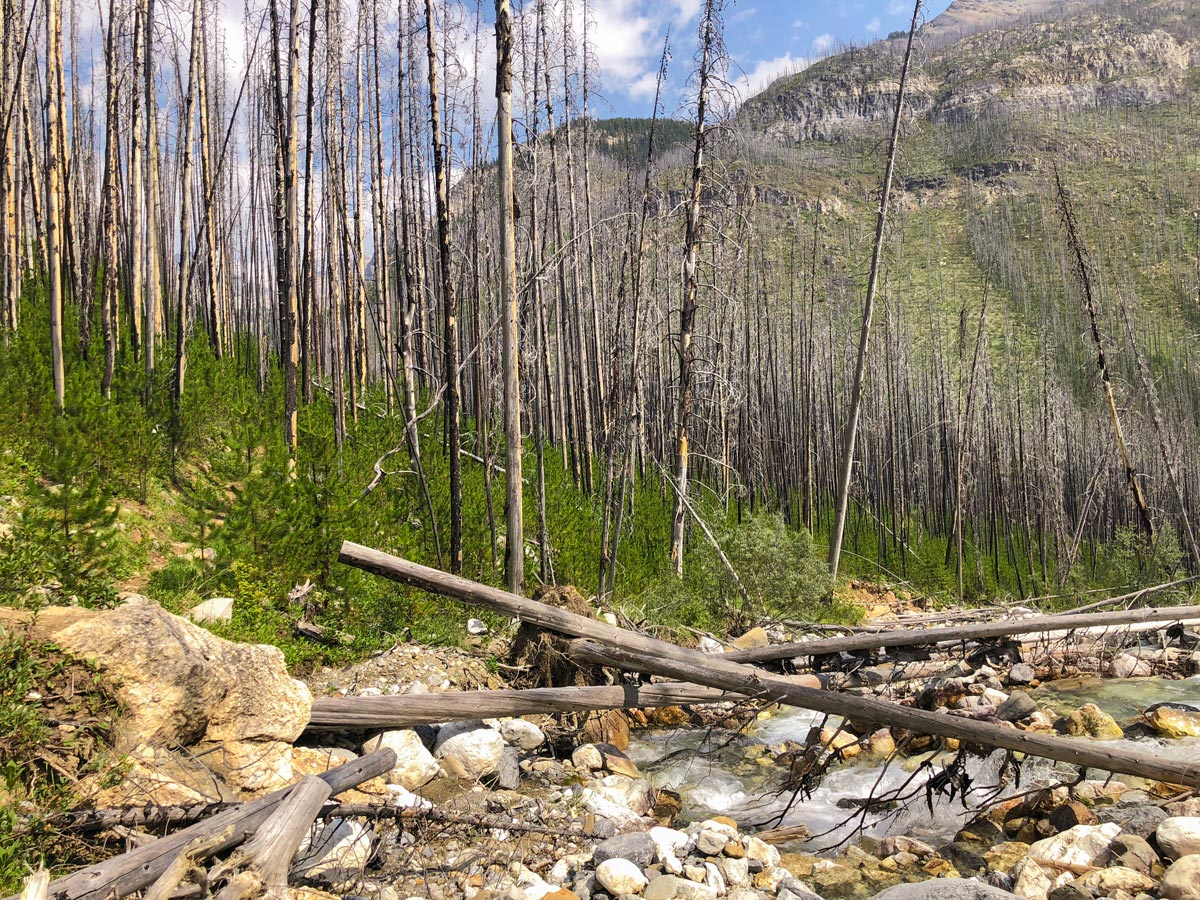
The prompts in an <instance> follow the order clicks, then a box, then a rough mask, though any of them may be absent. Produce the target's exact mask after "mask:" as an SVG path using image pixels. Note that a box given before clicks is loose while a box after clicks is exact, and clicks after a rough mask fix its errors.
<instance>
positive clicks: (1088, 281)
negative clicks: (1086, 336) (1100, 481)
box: [1054, 168, 1154, 540]
mask: <svg viewBox="0 0 1200 900" xmlns="http://www.w3.org/2000/svg"><path fill="white" fill-rule="evenodd" d="M1054 190H1055V194H1056V196H1057V198H1058V212H1059V215H1061V216H1062V222H1063V228H1064V229H1066V232H1067V244H1068V246H1069V248H1070V252H1071V261H1072V262H1073V264H1074V267H1073V268H1074V274H1075V277H1076V278H1077V279H1078V280H1079V288H1080V290H1082V291H1083V309H1084V312H1086V313H1087V318H1088V331H1089V333H1090V334H1091V336H1092V342H1093V344H1095V347H1096V368H1097V369H1099V370H1100V386H1101V388H1102V389H1103V390H1104V404H1105V406H1106V407H1107V408H1108V417H1109V419H1110V420H1111V421H1112V428H1113V437H1114V438H1115V439H1116V442H1117V454H1118V455H1119V456H1120V461H1121V468H1122V470H1123V471H1124V473H1125V481H1126V483H1127V484H1128V485H1129V492H1130V493H1131V494H1132V495H1133V502H1134V505H1135V506H1136V507H1137V511H1138V516H1139V518H1140V519H1141V523H1142V525H1143V526H1144V527H1145V529H1146V533H1147V534H1148V535H1150V539H1151V540H1153V539H1154V522H1153V520H1152V519H1151V518H1150V508H1149V507H1148V506H1147V505H1146V495H1145V494H1143V493H1142V485H1141V482H1140V481H1138V473H1137V469H1136V468H1135V467H1134V465H1133V455H1132V454H1131V453H1130V452H1129V444H1128V442H1127V441H1126V440H1125V430H1124V428H1122V427H1121V416H1120V414H1119V413H1118V412H1117V401H1116V397H1115V395H1114V394H1113V386H1112V377H1111V376H1110V375H1109V371H1108V358H1107V356H1106V355H1105V352H1104V339H1103V337H1102V336H1101V334H1100V312H1099V308H1098V304H1097V302H1096V294H1095V291H1094V290H1093V288H1092V275H1091V269H1092V264H1091V260H1090V259H1089V258H1088V252H1087V249H1086V248H1085V247H1084V246H1083V240H1082V239H1081V238H1080V236H1079V225H1078V223H1077V222H1076V221H1075V211H1074V209H1073V208H1072V207H1071V200H1070V198H1069V197H1067V191H1066V188H1065V187H1063V182H1062V175H1061V173H1060V172H1059V171H1058V169H1057V168H1055V170H1054Z"/></svg>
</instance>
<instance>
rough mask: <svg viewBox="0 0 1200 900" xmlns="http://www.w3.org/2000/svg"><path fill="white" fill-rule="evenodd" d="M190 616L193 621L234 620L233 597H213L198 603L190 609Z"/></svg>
mask: <svg viewBox="0 0 1200 900" xmlns="http://www.w3.org/2000/svg"><path fill="white" fill-rule="evenodd" d="M188 618H189V619H191V620H192V621H193V622H232V621H233V598H232V597H213V598H212V599H211V600H205V601H204V602H203V603H197V604H196V605H195V606H193V607H192V608H191V609H190V610H188Z"/></svg>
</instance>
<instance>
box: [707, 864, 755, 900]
mask: <svg viewBox="0 0 1200 900" xmlns="http://www.w3.org/2000/svg"><path fill="white" fill-rule="evenodd" d="M742 862H745V860H742ZM704 883H705V884H707V885H708V886H709V887H710V888H712V889H713V890H715V891H716V892H717V896H718V897H719V896H720V895H721V894H724V893H725V876H724V875H722V874H721V870H720V869H718V868H717V867H716V866H715V865H714V864H713V863H710V862H706V863H705V864H704Z"/></svg>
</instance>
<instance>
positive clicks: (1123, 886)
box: [1078, 866, 1155, 897]
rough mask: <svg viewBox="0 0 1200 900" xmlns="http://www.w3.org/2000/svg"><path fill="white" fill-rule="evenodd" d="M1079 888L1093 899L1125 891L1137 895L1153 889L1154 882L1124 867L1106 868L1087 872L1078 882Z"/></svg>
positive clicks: (1147, 876) (1148, 877)
mask: <svg viewBox="0 0 1200 900" xmlns="http://www.w3.org/2000/svg"><path fill="white" fill-rule="evenodd" d="M1078 884H1079V886H1080V887H1082V888H1084V889H1085V890H1088V891H1091V893H1092V896H1094V897H1112V896H1115V894H1114V891H1125V892H1126V893H1129V894H1138V893H1140V892H1142V891H1148V890H1150V889H1151V888H1153V887H1154V885H1155V881H1154V879H1153V878H1151V877H1150V876H1149V875H1146V874H1144V873H1142V872H1138V871H1136V870H1134V869H1130V868H1126V867H1125V866H1108V867H1106V868H1103V869H1096V870H1095V871H1092V872H1088V873H1087V874H1086V875H1084V876H1083V877H1082V878H1080V879H1079V880H1078Z"/></svg>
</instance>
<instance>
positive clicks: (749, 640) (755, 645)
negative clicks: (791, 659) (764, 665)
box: [733, 628, 771, 650]
mask: <svg viewBox="0 0 1200 900" xmlns="http://www.w3.org/2000/svg"><path fill="white" fill-rule="evenodd" d="M770 645H771V639H770V637H768V636H767V631H766V629H765V628H751V629H750V630H749V631H747V632H746V633H745V634H743V635H742V636H741V637H739V638H735V639H734V641H733V646H734V647H736V648H737V649H738V650H761V649H762V648H763V647H769V646H770Z"/></svg>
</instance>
